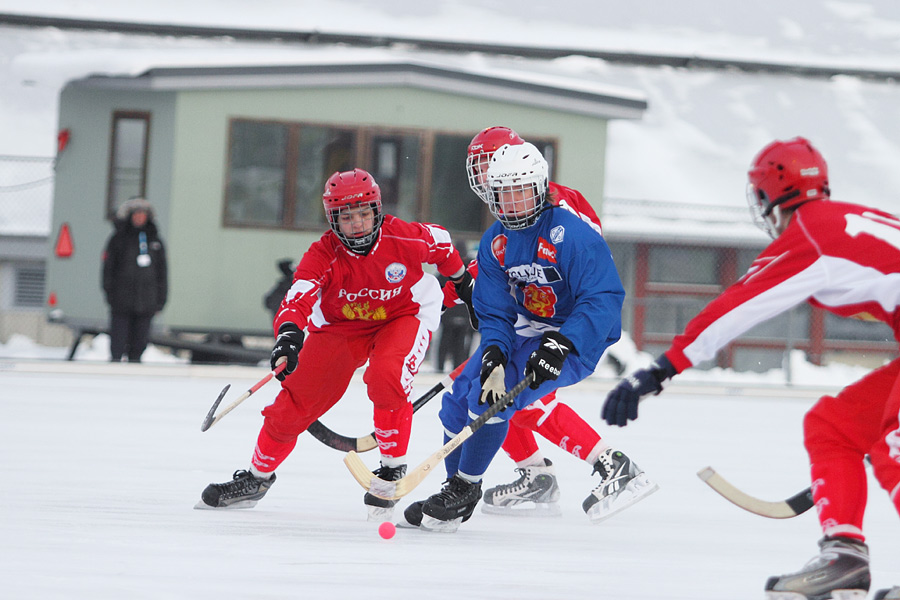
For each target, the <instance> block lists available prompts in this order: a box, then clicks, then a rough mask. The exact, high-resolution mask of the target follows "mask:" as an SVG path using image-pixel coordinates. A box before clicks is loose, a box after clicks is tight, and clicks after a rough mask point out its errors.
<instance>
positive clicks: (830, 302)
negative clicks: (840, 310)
mask: <svg viewBox="0 0 900 600" xmlns="http://www.w3.org/2000/svg"><path fill="white" fill-rule="evenodd" d="M820 260H821V261H822V263H823V264H825V267H826V270H827V272H828V288H827V289H823V290H822V291H820V292H816V293H815V294H813V298H815V299H816V300H817V301H818V302H821V303H822V304H824V305H825V306H835V307H837V306H847V305H852V304H862V303H872V302H874V303H877V304H878V305H879V306H880V307H881V308H883V309H884V311H885V312H888V313H892V312H894V311H895V310H897V307H898V306H900V273H882V272H881V271H879V270H878V269H874V268H872V267H864V266H862V265H860V264H857V263H855V262H853V261H852V260H847V259H846V258H837V257H834V256H825V257H823V258H822V259H820Z"/></svg>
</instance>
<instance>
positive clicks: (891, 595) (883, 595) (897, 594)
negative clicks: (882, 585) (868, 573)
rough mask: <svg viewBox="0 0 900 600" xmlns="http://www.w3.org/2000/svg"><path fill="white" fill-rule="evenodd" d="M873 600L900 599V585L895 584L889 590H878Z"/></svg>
mask: <svg viewBox="0 0 900 600" xmlns="http://www.w3.org/2000/svg"><path fill="white" fill-rule="evenodd" d="M872 600H900V585H895V586H894V587H892V588H891V589H889V590H878V591H877V592H875V595H874V596H873V597H872Z"/></svg>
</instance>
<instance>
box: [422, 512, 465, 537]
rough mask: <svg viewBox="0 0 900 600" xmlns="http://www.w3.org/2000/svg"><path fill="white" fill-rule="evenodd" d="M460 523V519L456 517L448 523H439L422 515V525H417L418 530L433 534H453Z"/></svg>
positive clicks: (438, 520) (437, 520)
mask: <svg viewBox="0 0 900 600" xmlns="http://www.w3.org/2000/svg"><path fill="white" fill-rule="evenodd" d="M460 523H462V517H456V518H455V519H452V520H450V521H441V520H440V519H435V518H434V517H429V516H428V515H422V524H421V525H419V529H421V530H422V531H431V532H434V533H454V532H456V530H457V529H459V524H460Z"/></svg>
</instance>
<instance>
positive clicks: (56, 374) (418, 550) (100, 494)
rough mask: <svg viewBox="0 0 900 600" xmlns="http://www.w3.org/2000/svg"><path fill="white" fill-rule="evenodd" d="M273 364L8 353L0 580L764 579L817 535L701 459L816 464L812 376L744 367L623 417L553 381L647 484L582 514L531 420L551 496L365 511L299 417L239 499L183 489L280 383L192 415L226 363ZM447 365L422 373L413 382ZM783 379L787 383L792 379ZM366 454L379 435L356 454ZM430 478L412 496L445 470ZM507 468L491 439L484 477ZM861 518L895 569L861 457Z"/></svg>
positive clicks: (242, 586)
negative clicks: (538, 512)
mask: <svg viewBox="0 0 900 600" xmlns="http://www.w3.org/2000/svg"><path fill="white" fill-rule="evenodd" d="M265 373H266V371H265V369H263V368H247V367H194V366H190V365H110V364H99V363H77V362H76V363H64V362H55V361H46V362H40V361H34V362H27V361H25V362H22V361H9V362H2V361H0V450H2V452H0V456H2V458H3V465H4V477H3V480H4V485H3V492H2V494H0V577H2V580H3V586H2V587H3V591H2V593H0V597H3V598H32V599H46V598H59V599H73V598H76V599H80V598H91V599H94V600H111V599H116V600H119V599H122V598H129V599H144V598H146V599H154V600H156V599H182V598H184V599H193V600H197V599H205V598H209V599H215V600H220V599H222V598H248V599H250V598H253V599H259V598H328V599H335V600H338V599H346V598H357V597H358V598H371V599H385V600H406V599H409V600H413V599H415V600H422V599H424V598H449V597H458V598H464V599H466V600H474V599H482V598H483V599H491V600H506V599H508V600H531V599H534V600H537V599H540V600H547V599H588V598H591V599H597V598H603V599H615V600H660V599H665V600H687V599H692V600H725V599H729V600H731V599H733V600H743V599H753V598H758V599H761V598H762V597H763V592H762V590H763V585H764V583H765V580H766V578H767V577H768V576H769V575H774V574H779V573H783V572H789V571H793V570H796V569H797V568H799V567H800V566H802V565H803V564H804V563H805V562H806V561H807V560H808V559H809V558H811V557H812V556H813V555H814V554H815V553H816V551H817V547H816V541H817V540H818V539H819V537H820V535H821V534H820V531H819V527H818V523H817V521H816V519H815V516H814V515H813V514H812V512H810V513H807V514H805V515H802V516H800V517H797V518H795V519H790V520H782V521H778V520H769V519H764V518H762V517H758V516H755V515H752V514H749V513H745V512H743V511H742V510H740V509H738V508H736V507H734V506H732V505H730V504H728V503H727V502H725V501H724V500H723V499H722V498H720V497H719V496H717V495H716V494H715V493H713V492H712V491H711V490H710V489H708V488H707V487H706V486H705V485H704V484H703V483H702V482H701V481H700V480H699V479H698V478H697V477H696V475H695V474H696V472H697V471H698V470H699V469H701V468H702V467H705V466H707V465H712V466H714V467H715V468H716V469H717V470H718V471H719V472H720V473H721V474H722V475H723V476H725V477H726V478H728V479H729V480H730V481H731V482H732V483H734V484H735V485H737V486H738V487H740V488H742V489H744V490H745V491H747V492H748V493H750V494H753V495H756V496H758V497H761V498H764V499H767V500H777V499H783V498H786V497H788V496H790V495H792V494H794V493H796V492H798V491H800V490H801V489H803V488H805V487H807V486H808V485H809V477H808V472H807V458H806V453H805V451H804V449H803V447H802V443H801V420H802V416H803V413H804V412H805V411H806V410H807V409H808V408H809V406H810V405H811V404H812V402H813V401H814V399H815V397H816V396H817V393H813V392H809V393H804V392H803V391H797V390H794V391H792V392H785V393H784V394H781V393H776V392H773V391H772V390H771V389H768V388H766V389H760V390H757V391H754V389H753V388H751V387H749V386H743V385H742V386H740V387H736V388H729V387H727V386H720V387H718V388H716V387H712V386H711V387H709V388H707V389H702V390H696V389H692V388H690V387H684V386H681V387H679V386H678V385H677V382H676V383H674V384H673V385H672V386H671V387H670V389H668V390H667V391H666V392H665V393H664V394H663V395H662V396H660V397H658V398H651V399H649V400H648V401H646V402H645V403H644V404H643V405H642V415H641V418H640V420H639V421H637V422H636V423H634V424H632V425H630V426H629V427H627V428H626V429H622V430H619V429H611V428H608V427H606V426H605V425H603V424H601V422H600V420H599V417H598V412H599V408H600V405H601V402H602V399H603V398H604V397H605V394H606V391H607V390H608V389H609V387H610V386H611V384H612V382H611V381H609V380H595V379H590V380H588V381H586V382H583V383H582V384H581V385H580V386H578V387H577V388H575V389H568V390H564V391H562V392H561V393H560V399H562V400H563V401H565V402H567V403H569V404H570V405H571V406H573V407H574V408H575V409H576V410H577V411H579V412H580V413H581V414H582V415H583V416H584V417H585V418H586V419H587V420H588V422H589V423H591V424H592V425H594V426H595V427H596V428H597V429H598V431H599V432H600V433H601V435H602V436H603V437H604V438H605V439H606V440H607V442H608V443H609V444H610V445H612V446H614V447H616V448H618V449H621V450H623V451H624V452H626V453H627V454H629V455H630V456H631V457H632V458H633V459H634V460H635V462H637V463H638V464H639V465H641V466H642V467H643V468H644V469H645V470H646V471H647V473H648V475H649V476H650V478H652V479H654V480H655V481H657V482H658V483H659V485H660V490H659V491H658V492H657V493H655V494H653V495H652V496H650V497H648V498H647V499H646V500H644V501H643V502H641V503H639V504H637V505H635V506H633V507H631V508H629V509H628V510H626V511H625V512H623V513H620V514H619V515H617V516H615V517H613V518H612V519H610V520H608V521H606V522H604V523H601V524H598V525H592V524H590V523H589V522H588V520H587V517H586V516H585V515H584V513H583V512H582V510H581V502H582V500H584V498H585V497H586V496H587V494H588V493H589V492H590V490H591V489H592V487H593V486H594V485H595V484H596V482H597V478H596V476H595V477H594V478H593V479H592V478H591V476H590V471H591V469H590V466H589V465H587V464H586V463H584V462H582V461H579V460H576V459H575V458H573V457H572V456H570V455H568V454H567V453H564V452H563V451H562V450H560V449H559V448H555V447H550V446H549V445H548V444H547V443H546V442H543V445H542V449H543V450H544V453H545V456H547V457H548V458H550V459H551V460H553V461H554V462H555V464H556V465H557V469H558V471H557V473H558V476H559V480H560V485H561V488H562V499H561V505H562V510H563V514H562V516H561V517H556V518H522V517H519V518H515V517H498V516H493V515H484V514H482V513H481V512H480V510H479V512H477V513H476V515H475V516H474V517H473V518H472V519H471V520H470V521H469V522H467V523H465V524H464V525H463V526H462V527H461V528H460V529H459V531H458V532H457V533H455V534H428V533H424V532H419V531H413V530H400V531H398V532H397V535H396V536H395V537H394V538H393V539H391V540H383V539H381V538H380V537H379V536H378V534H377V527H378V523H369V522H367V521H366V518H365V515H366V512H365V509H364V507H363V504H362V495H363V491H362V489H361V488H360V487H359V486H358V484H357V483H356V482H355V481H354V480H353V478H352V477H351V476H350V474H349V473H348V471H347V470H346V468H345V467H344V465H343V463H342V461H341V459H342V454H341V453H340V452H337V451H335V450H332V449H330V448H327V447H325V446H323V445H322V444H320V443H319V442H318V441H316V440H315V439H313V438H312V437H310V436H309V435H308V434H304V435H303V436H301V438H300V440H299V443H298V444H297V448H296V450H295V451H294V453H293V454H292V455H291V456H290V457H289V458H288V460H287V461H286V462H285V463H284V464H283V465H282V467H281V468H280V469H279V470H278V480H277V482H276V483H275V484H274V486H273V487H272V490H271V491H270V492H269V494H268V496H267V497H266V498H265V499H264V500H263V501H262V502H260V504H259V505H258V506H257V507H256V508H254V509H250V510H230V511H201V510H194V508H193V507H194V504H195V503H196V502H197V501H198V500H199V497H200V492H201V491H202V490H203V488H204V487H205V486H206V485H207V484H208V483H210V482H221V481H226V480H229V479H230V478H231V474H232V472H233V471H234V470H236V469H244V468H247V467H248V465H249V459H250V455H251V452H252V450H253V447H254V444H255V441H256V435H257V433H258V430H259V426H260V424H261V422H262V417H261V416H260V414H259V411H260V409H261V408H262V407H263V406H264V405H265V404H266V403H268V402H269V401H271V399H272V398H273V397H274V395H275V393H276V391H277V389H278V386H277V384H276V383H274V382H273V383H270V384H268V385H267V386H266V387H264V388H263V389H261V390H260V391H259V392H257V393H256V394H254V395H253V396H251V397H250V399H248V400H247V401H246V402H244V403H243V404H242V405H241V406H239V407H238V408H237V409H235V410H234V412H232V413H231V414H229V415H227V416H226V417H225V418H224V419H222V421H221V422H220V423H218V424H217V425H215V426H214V427H213V428H212V429H210V430H209V431H207V432H205V433H201V432H200V428H199V426H200V422H201V420H202V419H203V417H204V415H205V414H206V412H207V410H208V409H209V407H210V406H211V404H212V402H213V400H214V399H215V398H216V396H217V395H218V393H219V391H220V390H221V389H222V388H223V387H224V386H225V384H228V383H230V384H232V388H231V391H230V392H229V394H228V395H227V396H226V398H225V400H224V401H223V405H227V404H228V403H230V402H231V401H233V400H234V399H236V398H237V397H238V396H239V395H240V394H241V393H242V392H243V391H245V390H247V389H248V388H249V387H250V386H251V385H253V384H254V383H255V382H256V381H258V380H259V379H260V378H261V377H262V376H263V375H265ZM439 379H440V376H438V375H435V374H427V373H423V374H421V375H420V376H419V380H418V382H417V386H416V395H418V394H421V393H423V392H424V391H425V390H427V389H428V388H429V387H430V386H431V385H433V384H434V383H436V382H437V381H438V380H439ZM786 396H790V397H786ZM438 404H439V399H435V400H433V401H432V402H430V403H429V404H428V405H426V406H425V407H424V408H423V409H422V410H420V411H419V413H417V415H416V418H415V420H414V429H413V439H412V443H411V448H410V452H409V459H410V463H411V464H413V465H415V464H417V463H418V462H419V461H421V460H422V459H424V458H425V457H426V456H427V455H428V454H430V453H431V452H433V451H434V450H436V449H437V448H438V447H439V446H440V444H441V429H440V427H439V423H438V420H437V408H438ZM323 422H325V423H326V425H328V426H329V427H330V428H332V429H334V430H335V431H337V432H339V433H343V434H346V435H354V436H355V435H364V434H366V433H368V432H369V431H371V429H372V425H371V404H370V403H369V401H368V400H367V398H366V395H365V388H364V386H363V385H362V384H361V382H360V381H359V380H357V379H355V380H354V383H353V384H352V385H351V387H350V389H349V390H348V392H347V394H346V396H345V398H344V399H343V400H342V401H341V403H339V404H338V406H337V407H336V408H335V409H334V410H333V411H332V412H331V413H329V414H328V415H326V416H325V417H324V418H323ZM363 457H364V458H365V460H366V461H367V462H368V463H370V464H371V466H372V467H373V468H374V467H375V466H376V464H377V456H376V455H375V454H374V453H372V452H370V453H367V454H364V455H363ZM443 476H444V473H443V470H440V471H439V472H437V473H434V474H432V475H431V476H430V478H428V479H426V480H425V481H424V482H423V484H422V485H421V486H420V488H419V489H417V490H415V491H414V492H413V493H412V494H411V495H410V496H408V497H407V499H405V500H404V501H401V503H400V505H399V507H398V511H397V512H396V513H395V520H397V519H399V518H400V510H402V509H403V508H405V506H406V505H407V504H408V503H409V502H410V501H413V500H417V499H422V498H424V497H426V496H427V495H430V494H431V493H433V492H435V491H436V490H437V489H439V487H440V484H441V482H442V479H443ZM514 478H515V473H514V472H513V466H512V463H511V462H510V461H509V459H508V458H507V457H506V456H505V455H502V454H500V455H498V457H497V458H496V459H495V461H494V463H493V464H492V466H491V468H490V470H489V471H488V473H487V476H486V484H487V486H491V485H496V484H498V483H506V482H509V481H512V480H513V479H514ZM866 533H867V535H868V537H869V540H868V541H869V544H870V551H871V555H872V571H873V579H874V581H873V590H875V589H878V588H880V587H889V586H890V585H897V584H900V520H898V518H897V515H896V513H895V512H894V510H893V508H892V507H891V505H890V503H889V501H888V498H887V495H886V494H885V493H884V492H883V491H882V490H881V489H880V488H879V487H878V485H877V483H876V482H875V480H874V478H872V477H871V476H870V499H869V507H868V512H867V515H866Z"/></svg>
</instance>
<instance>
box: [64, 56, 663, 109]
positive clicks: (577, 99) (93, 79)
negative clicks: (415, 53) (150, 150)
mask: <svg viewBox="0 0 900 600" xmlns="http://www.w3.org/2000/svg"><path fill="white" fill-rule="evenodd" d="M318 58H319V60H318V61H314V62H309V63H305V64H270V65H259V64H239V65H224V66H223V65H205V64H201V65H198V66H178V67H154V68H150V69H148V70H146V71H144V72H143V73H141V74H139V75H137V76H106V75H92V76H90V77H87V78H86V79H82V80H79V81H77V82H74V84H75V85H87V86H97V87H114V88H120V89H121V88H127V89H145V90H160V91H172V90H197V89H232V88H255V89H259V88H284V87H286V86H287V87H322V86H324V87H356V86H376V87H397V86H410V87H416V88H421V89H427V90H433V91H440V92H445V93H452V94H464V95H467V96H473V97H477V98H483V99H486V100H496V99H497V98H498V97H502V98H504V99H505V100H507V101H509V102H514V103H516V104H524V105H528V106H536V107H540V108H546V109H553V110H558V111H564V112H570V113H575V114H582V115H589V116H593V117H599V118H607V119H613V118H615V119H639V118H641V115H642V114H643V112H644V111H645V110H646V109H647V100H646V99H645V97H644V96H643V95H642V94H640V93H638V92H635V91H634V90H630V89H626V88H618V87H614V86H609V85H601V84H596V83H591V82H585V81H583V80H579V79H575V78H572V77H548V76H546V75H544V76H541V77H535V76H533V75H530V74H528V73H522V72H511V71H498V70H496V69H495V70H492V71H488V70H477V69H471V68H464V67H461V66H459V65H458V64H454V63H453V62H447V63H444V64H441V63H437V62H426V61H416V60H409V59H406V58H401V57H398V58H395V59H388V60H386V59H385V58H383V57H381V56H380V54H379V55H378V56H376V57H373V60H367V61H365V60H364V61H359V60H352V61H350V62H345V61H341V60H335V57H334V55H332V56H331V57H330V59H328V60H325V57H323V56H319V57H318ZM353 58H354V59H357V58H359V57H358V55H354V56H353ZM510 92H513V93H510Z"/></svg>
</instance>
